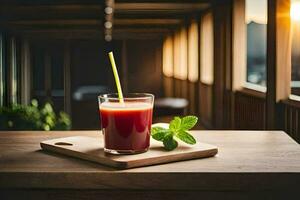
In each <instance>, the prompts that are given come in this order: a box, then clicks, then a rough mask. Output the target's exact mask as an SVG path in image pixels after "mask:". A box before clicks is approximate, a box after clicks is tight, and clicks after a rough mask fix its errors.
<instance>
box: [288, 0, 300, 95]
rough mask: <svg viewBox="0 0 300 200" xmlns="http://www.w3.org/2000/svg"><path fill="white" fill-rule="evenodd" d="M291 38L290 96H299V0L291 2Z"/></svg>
mask: <svg viewBox="0 0 300 200" xmlns="http://www.w3.org/2000/svg"><path fill="white" fill-rule="evenodd" d="M290 16H291V36H292V57H291V64H292V70H291V72H292V74H291V80H292V82H291V94H293V95H300V0H292V1H291V8H290Z"/></svg>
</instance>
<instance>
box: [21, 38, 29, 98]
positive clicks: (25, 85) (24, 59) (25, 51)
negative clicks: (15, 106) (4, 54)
mask: <svg viewBox="0 0 300 200" xmlns="http://www.w3.org/2000/svg"><path fill="white" fill-rule="evenodd" d="M20 72H21V91H20V93H21V103H22V104H29V103H30V98H31V95H30V88H31V74H30V73H31V69H30V48H29V42H28V40H27V39H24V40H22V44H21V71H20Z"/></svg>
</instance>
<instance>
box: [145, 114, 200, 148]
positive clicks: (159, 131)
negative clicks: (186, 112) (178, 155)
mask: <svg viewBox="0 0 300 200" xmlns="http://www.w3.org/2000/svg"><path fill="white" fill-rule="evenodd" d="M197 121H198V118H197V117H196V116H186V117H183V118H180V117H175V118H174V119H173V120H172V121H171V122H170V124H169V128H164V127H160V126H155V127H152V128H151V136H152V138H153V139H155V140H158V141H161V142H163V145H164V148H165V149H166V150H167V151H171V150H173V149H176V147H177V146H178V142H177V141H176V140H175V138H177V139H179V140H181V141H183V142H185V143H187V144H191V145H194V144H196V140H195V138H194V137H193V136H192V135H191V134H189V133H188V132H187V131H188V130H190V129H191V128H193V127H194V126H195V125H196V123H197Z"/></svg>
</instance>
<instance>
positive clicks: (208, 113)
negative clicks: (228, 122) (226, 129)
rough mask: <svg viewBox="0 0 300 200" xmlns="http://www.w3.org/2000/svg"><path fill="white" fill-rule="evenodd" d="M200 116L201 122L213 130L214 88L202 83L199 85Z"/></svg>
mask: <svg viewBox="0 0 300 200" xmlns="http://www.w3.org/2000/svg"><path fill="white" fill-rule="evenodd" d="M199 91H200V92H199V102H198V106H199V115H200V121H201V123H202V124H203V125H204V126H205V127H206V128H209V129H210V128H212V125H213V121H212V120H213V119H212V93H213V86H212V85H207V84H203V83H200V84H199Z"/></svg>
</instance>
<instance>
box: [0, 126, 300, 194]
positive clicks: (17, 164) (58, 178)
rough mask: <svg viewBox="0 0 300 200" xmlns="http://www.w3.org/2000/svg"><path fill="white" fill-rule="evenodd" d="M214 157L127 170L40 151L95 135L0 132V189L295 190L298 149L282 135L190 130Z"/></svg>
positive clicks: (299, 164)
mask: <svg viewBox="0 0 300 200" xmlns="http://www.w3.org/2000/svg"><path fill="white" fill-rule="evenodd" d="M192 134H193V135H194V136H195V137H196V138H197V140H198V141H201V142H205V143H209V144H212V145H216V146H218V148H219V153H218V155H217V156H215V157H212V158H205V159H197V160H190V161H183V162H176V163H169V164H163V165H155V166H148V167H141V168H134V169H127V170H116V169H114V168H110V167H106V166H103V165H100V164H96V163H92V162H88V161H84V160H79V159H76V158H70V157H67V156H63V155H59V154H55V153H49V152H45V151H42V150H41V148H40V142H41V141H43V140H49V139H53V138H59V137H68V136H78V135H85V136H91V137H102V134H101V132H100V131H53V132H43V131H14V132H7V131H2V132H0V188H31V189H32V188H37V189H43V188H47V189H51V188H52V189H54V188H61V189H74V188H75V189H76V188H80V189H147V190H155V189H159V190H171V189H183V190H198V189H203V190H210V189H214V190H215V189H216V188H218V189H220V190H222V191H224V190H243V189H247V190H248V189H254V190H257V189H264V190H268V189H276V188H281V189H282V188H294V187H295V188H297V187H299V183H300V145H299V144H297V143H296V142H295V141H294V140H292V139H291V138H290V137H289V136H288V135H287V134H286V133H284V132H282V131H192Z"/></svg>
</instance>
